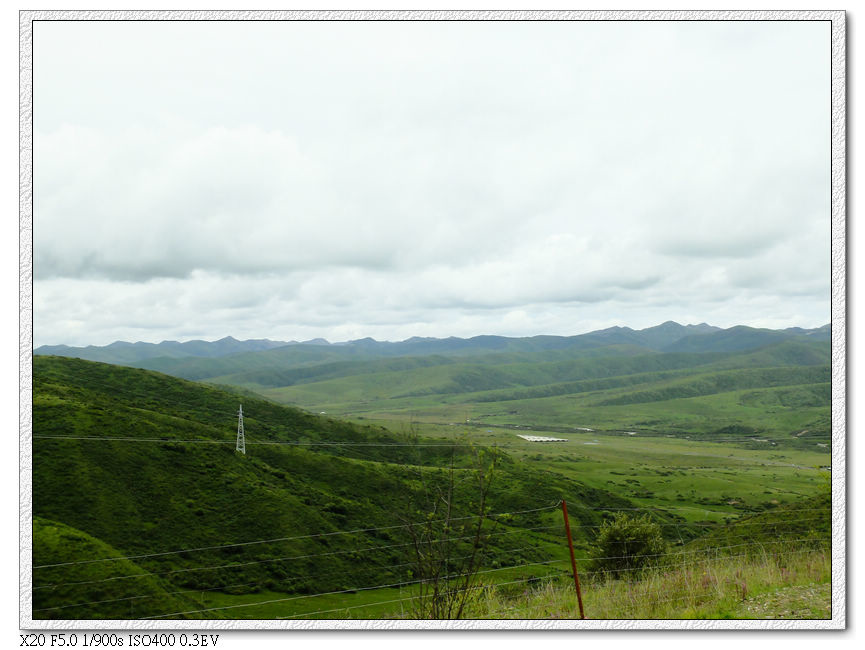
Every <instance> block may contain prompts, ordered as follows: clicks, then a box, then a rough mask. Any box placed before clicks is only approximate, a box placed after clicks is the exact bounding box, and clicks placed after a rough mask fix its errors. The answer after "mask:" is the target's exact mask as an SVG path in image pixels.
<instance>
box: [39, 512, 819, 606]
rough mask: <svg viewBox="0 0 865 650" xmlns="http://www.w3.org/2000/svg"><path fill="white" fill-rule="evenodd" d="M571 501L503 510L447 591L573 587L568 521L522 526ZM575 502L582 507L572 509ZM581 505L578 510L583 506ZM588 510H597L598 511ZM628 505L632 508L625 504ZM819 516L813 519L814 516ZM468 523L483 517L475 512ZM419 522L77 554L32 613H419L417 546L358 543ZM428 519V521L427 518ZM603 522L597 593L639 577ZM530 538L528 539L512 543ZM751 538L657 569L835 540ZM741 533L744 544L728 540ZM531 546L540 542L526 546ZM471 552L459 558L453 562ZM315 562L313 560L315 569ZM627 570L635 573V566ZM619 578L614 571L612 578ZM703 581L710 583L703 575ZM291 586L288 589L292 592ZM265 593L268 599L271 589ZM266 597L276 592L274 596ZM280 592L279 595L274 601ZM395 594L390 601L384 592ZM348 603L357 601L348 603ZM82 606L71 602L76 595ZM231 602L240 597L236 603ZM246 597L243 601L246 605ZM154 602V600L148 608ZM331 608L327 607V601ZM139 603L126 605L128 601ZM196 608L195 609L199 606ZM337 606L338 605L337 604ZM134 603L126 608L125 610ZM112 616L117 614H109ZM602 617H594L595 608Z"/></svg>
mask: <svg viewBox="0 0 865 650" xmlns="http://www.w3.org/2000/svg"><path fill="white" fill-rule="evenodd" d="M559 505H560V504H555V505H547V506H541V507H537V508H532V509H524V510H517V511H509V512H501V513H493V514H490V515H487V516H486V521H487V522H489V524H490V525H491V526H492V525H493V524H495V525H496V526H498V525H503V526H505V527H506V529H503V530H498V529H491V530H490V531H489V533H488V537H487V538H486V544H487V546H485V548H484V559H483V562H481V563H479V565H478V566H477V567H476V570H474V571H473V573H472V575H471V576H470V579H469V580H466V577H467V576H466V575H464V574H461V573H452V574H447V575H444V576H440V580H441V584H442V585H443V586H444V588H451V587H453V588H455V589H459V591H460V593H461V594H462V595H463V596H464V597H465V598H466V600H467V601H471V602H477V601H478V600H479V599H480V598H481V597H482V596H489V595H490V594H492V593H494V592H495V593H511V592H514V590H517V593H518V595H523V596H524V595H525V593H527V590H536V591H537V590H539V589H542V588H543V587H545V586H548V585H552V584H555V585H557V587H558V588H559V589H561V590H566V589H568V587H567V585H568V583H569V582H571V581H573V578H574V572H573V570H572V568H571V565H570V560H569V558H568V557H567V541H566V539H565V533H566V531H565V526H564V524H563V522H562V521H557V522H555V523H550V524H547V525H543V526H528V527H522V523H523V522H521V521H520V517H521V516H522V517H525V516H536V515H538V514H542V515H544V516H545V517H546V519H547V521H552V518H553V516H556V515H558V513H557V512H556V510H557V509H558V508H559ZM571 507H572V508H574V507H575V506H574V505H573V504H572V506H571ZM577 507H579V506H577ZM587 509H591V510H595V508H594V507H587ZM622 510H625V509H622ZM821 510H822V509H818V508H800V509H796V510H792V511H790V514H791V515H794V516H793V517H792V518H784V519H776V520H774V521H773V520H770V521H764V522H747V521H746V522H742V523H741V524H738V525H742V526H748V525H757V524H759V525H761V526H763V527H764V528H763V529H764V530H766V528H765V527H767V526H768V527H770V528H769V530H771V526H772V525H773V524H777V525H780V526H783V527H785V528H789V526H791V525H801V524H805V525H807V524H816V523H818V522H819V521H821V517H822V516H823V515H824V514H825V512H821ZM628 511H631V512H633V511H638V512H639V511H642V512H647V513H655V514H656V511H655V509H651V508H644V509H637V508H635V509H628ZM806 513H810V514H806ZM464 519H472V517H465V518H464ZM413 523H415V522H411V523H403V524H394V525H390V526H381V527H374V528H353V529H346V530H339V531H323V532H321V533H311V534H307V535H295V536H285V537H280V538H269V539H262V540H250V541H242V542H236V543H232V544H216V545H211V546H200V547H191V548H185V549H174V550H167V551H159V552H154V553H147V554H133V555H125V556H120V555H118V556H111V557H99V558H86V559H81V560H75V561H68V562H59V563H46V564H39V565H35V566H34V567H33V569H34V576H35V582H34V585H33V590H34V596H36V597H37V599H38V600H42V601H43V602H44V601H46V600H50V598H49V596H51V595H56V596H57V597H59V598H61V599H63V600H65V601H66V602H63V603H62V604H57V605H47V606H37V607H34V609H33V615H34V617H39V618H55V619H62V618H70V617H71V616H70V614H77V615H78V616H79V617H82V616H83V617H100V618H101V617H103V616H104V617H108V618H117V617H121V616H122V617H124V618H125V617H128V618H134V619H148V620H163V619H170V618H192V619H196V618H215V617H227V618H233V617H238V616H239V617H242V618H248V617H256V618H257V617H261V618H270V619H297V618H310V617H354V616H361V617H362V616H371V617H374V618H402V617H410V616H415V615H416V614H417V612H418V611H419V610H418V607H417V604H418V601H420V600H423V599H424V598H429V594H428V593H427V592H425V591H424V587H425V586H426V585H428V581H429V580H430V578H429V577H416V576H415V574H414V573H413V571H415V570H416V567H417V562H416V560H415V559H413V558H412V557H411V554H412V551H413V549H414V543H413V542H412V541H403V542H399V543H397V544H375V545H372V544H369V543H368V542H367V544H366V545H363V546H358V545H357V544H356V543H353V542H354V541H356V540H357V538H358V535H366V534H368V533H374V532H382V531H403V532H407V530H408V529H409V528H410V527H411V526H412V525H413ZM424 523H426V522H424ZM659 525H664V526H668V527H675V528H677V529H679V528H683V527H684V528H688V527H692V528H695V529H698V530H705V529H706V528H707V525H706V524H705V523H699V522H675V523H668V524H667V523H662V524H659ZM600 526H601V524H577V525H575V526H573V528H574V529H576V530H579V531H581V533H582V535H581V538H580V540H581V548H580V549H579V553H578V555H579V557H575V564H576V566H577V567H578V574H579V578H581V579H582V580H583V586H584V588H585V589H588V591H589V593H591V590H592V589H594V588H596V587H597V586H598V585H600V584H603V583H605V582H608V581H610V580H611V579H613V578H615V579H617V581H620V582H622V583H629V582H631V581H629V580H628V579H626V578H625V579H623V578H622V576H621V575H620V574H621V572H622V570H621V569H619V570H617V571H616V572H613V571H610V570H602V569H592V568H591V567H592V566H593V565H595V564H597V563H598V562H599V561H603V560H612V559H616V558H617V557H625V555H623V556H602V555H592V554H591V553H588V552H587V550H588V549H590V546H588V545H587V544H586V541H585V540H586V539H588V537H589V535H590V534H591V533H593V532H597V531H598V530H599V528H600ZM735 526H737V524H715V525H714V526H709V528H712V529H714V530H723V529H724V528H730V527H735ZM471 537H472V536H464V537H454V538H443V539H446V540H447V541H449V542H453V543H454V548H455V549H456V548H459V546H458V545H459V543H460V542H466V541H470V539H471ZM514 537H518V538H520V539H519V541H518V543H517V544H513V542H512V541H511V540H513V538H514ZM750 537H751V536H750V535H749V534H747V533H741V534H735V535H730V536H727V537H725V538H724V541H725V542H727V543H725V544H723V545H718V544H716V545H711V546H706V547H701V548H694V549H688V550H671V551H670V552H666V553H662V554H656V555H655V556H654V557H651V558H650V559H651V560H652V563H651V571H654V572H663V571H681V570H689V569H690V570H694V571H696V570H697V569H698V568H699V567H706V566H712V565H716V564H717V563H721V562H729V561H731V560H733V559H743V558H749V557H760V558H763V560H767V559H771V558H775V559H777V558H783V557H787V556H791V555H795V554H815V555H819V554H825V553H826V552H827V551H826V548H827V542H828V539H827V536H824V535H820V534H816V533H812V534H808V535H806V536H803V537H794V538H791V537H790V535H789V532H788V533H787V534H785V533H784V531H780V532H779V533H778V538H777V539H771V538H765V537H764V538H763V539H761V540H758V541H754V540H753V539H751V540H750V541H748V540H749V538H750ZM321 539H332V540H337V541H338V543H339V546H338V547H337V548H336V549H335V550H329V551H324V552H318V553H302V554H292V555H277V556H276V557H265V558H259V559H254V560H248V561H240V562H222V563H213V564H211V563H200V562H199V563H196V562H191V566H183V567H180V568H159V566H158V565H159V564H160V563H163V562H165V561H168V560H177V559H178V556H183V558H184V559H188V557H189V556H190V555H195V554H205V555H206V554H213V552H221V551H226V550H230V549H236V548H253V547H256V548H263V547H266V546H270V547H278V546H279V545H280V544H282V545H285V544H290V543H291V542H297V541H299V540H321ZM737 539H741V540H742V541H740V542H737V543H729V542H730V541H735V540H737ZM526 541H529V542H530V543H526ZM396 549H398V550H399V551H400V552H401V555H402V557H401V561H399V562H390V561H380V560H377V559H376V558H377V555H378V554H381V553H383V552H385V551H393V550H396ZM339 556H350V557H362V558H363V562H362V564H361V565H360V566H357V567H355V569H354V570H352V571H351V573H350V574H349V575H347V574H346V573H345V569H337V570H328V569H327V568H326V562H327V560H328V559H332V558H334V557H339ZM463 557H464V556H460V555H456V554H455V555H454V557H453V558H452V559H453V560H454V564H455V565H457V564H458V560H460V559H462V558H463ZM310 559H312V560H315V564H314V565H313V566H320V567H321V570H317V571H314V572H312V573H310V572H308V571H306V572H294V574H293V575H291V576H290V577H288V578H286V579H285V580H283V581H282V582H281V583H280V588H281V589H283V590H285V591H289V594H286V595H281V594H279V593H278V592H276V593H274V592H272V591H271V590H270V589H269V588H268V584H267V582H266V581H261V580H258V581H243V582H238V581H237V580H236V578H235V580H234V581H232V580H231V578H230V576H232V575H236V572H237V571H238V570H242V569H245V568H249V567H251V566H256V565H273V566H280V567H281V568H283V569H285V571H286V572H288V573H292V569H291V566H292V563H296V562H298V561H299V560H310ZM128 562H141V563H149V564H150V565H154V566H152V570H144V569H141V570H140V571H139V572H137V573H120V574H119V575H116V574H112V575H108V576H106V577H102V578H96V579H92V580H68V581H64V580H58V581H51V576H52V574H53V575H59V576H62V575H64V573H67V575H68V570H69V569H70V568H73V567H81V568H85V567H94V566H99V567H103V568H105V567H112V568H113V567H121V568H125V567H127V566H128V565H127V563H128ZM308 566H309V565H308ZM628 571H630V572H632V573H633V574H634V575H643V573H644V572H645V569H642V568H634V569H630V570H628ZM628 571H626V572H628ZM192 573H195V574H203V575H206V576H208V577H209V580H211V581H212V582H211V584H210V585H209V586H199V587H197V588H188V589H177V588H172V584H173V582H172V581H173V580H176V579H178V578H179V577H182V576H184V575H187V574H192ZM614 573H615V575H613V574H614ZM383 575H391V576H395V579H392V580H388V581H381V580H380V579H378V580H376V579H375V578H376V577H379V578H380V577H381V576H383ZM333 576H339V578H340V579H341V580H342V581H343V582H347V584H346V585H345V586H344V587H342V588H339V589H327V590H314V591H312V592H311V593H295V594H291V593H290V589H291V588H292V586H293V585H298V584H300V583H304V582H306V583H310V581H312V583H313V584H314V582H315V581H319V582H321V581H322V580H323V579H325V578H329V577H333ZM141 580H149V581H153V582H154V583H156V584H158V585H160V586H161V587H162V588H161V589H153V588H151V589H150V590H149V591H142V590H141V589H140V588H138V589H136V585H137V584H140V581H141ZM696 584H698V586H699V581H697V583H696ZM108 585H110V586H111V587H114V586H115V585H116V586H119V587H120V588H121V590H120V593H119V594H117V595H115V596H114V597H111V598H106V597H104V596H103V597H97V596H91V597H90V598H87V594H100V593H102V591H103V590H104V588H105V587H106V586H108ZM706 587H713V585H704V588H703V589H696V590H694V589H692V590H691V591H690V592H689V593H688V594H687V595H679V596H675V597H673V596H668V597H667V598H659V597H658V596H659V595H661V596H663V594H656V595H655V596H654V597H652V596H651V595H650V594H646V593H641V594H640V596H639V602H635V603H634V605H635V607H636V606H637V605H639V606H640V607H645V606H646V602H649V601H651V602H652V603H655V604H656V605H661V604H664V603H671V602H676V601H688V602H692V601H694V600H699V598H708V597H711V596H712V594H715V593H716V591H714V590H713V589H710V588H706ZM232 589H235V590H237V589H240V590H244V591H245V593H242V594H237V593H235V594H234V595H229V596H227V595H226V594H231V593H232V592H231V590H232ZM285 591H283V594H285ZM262 594H263V595H262ZM267 594H270V597H268V595H267ZM373 594H375V595H376V596H378V598H374V599H370V598H367V596H371V595H373ZM274 596H277V597H274ZM382 596H384V598H382ZM166 597H176V599H175V600H174V601H171V602H172V604H173V603H174V602H177V603H183V604H186V605H187V606H186V607H175V608H171V609H169V610H168V611H165V603H164V602H163V603H162V604H161V605H159V604H157V605H156V606H154V603H153V601H159V600H162V601H165V599H166ZM335 599H343V600H344V601H345V603H346V604H342V605H338V606H336V605H337V603H336V602H335ZM346 599H349V600H346ZM70 600H71V601H72V602H69V601H70ZM226 600H230V601H231V602H226ZM238 600H240V601H241V602H237V601H238ZM351 600H355V601H358V600H359V601H361V602H359V603H357V604H349V603H350V601H351ZM148 601H151V602H150V603H148ZM322 604H325V605H326V606H325V607H322ZM127 605H128V606H129V609H128V610H127V609H125V607H126V606H127ZM189 605H193V606H191V607H190V606H189ZM327 605H335V606H327ZM121 606H122V607H124V610H123V612H122V614H121V612H120V610H119V608H120V607H121ZM527 611H533V612H535V614H536V615H537V611H538V606H537V605H534V606H519V605H513V604H509V605H508V606H507V607H502V608H499V609H496V610H490V611H487V612H486V616H487V617H500V616H519V615H520V614H521V613H525V612H527ZM570 613H571V615H572V616H571V617H573V618H577V617H578V614H577V611H576V609H574V611H572V612H570ZM106 614H108V616H105V615H106ZM587 615H588V617H589V618H591V617H592V613H591V612H588V613H587Z"/></svg>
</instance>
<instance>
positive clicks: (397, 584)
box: [142, 560, 562, 620]
mask: <svg viewBox="0 0 865 650" xmlns="http://www.w3.org/2000/svg"><path fill="white" fill-rule="evenodd" d="M561 561H562V560H548V561H546V562H533V563H529V564H519V565H515V566H508V567H500V568H498V569H489V570H486V571H477V572H476V574H481V573H493V572H495V571H505V570H509V569H520V568H523V567H526V566H539V565H546V564H551V563H552V562H561ZM462 576H463V574H453V575H449V576H444V577H442V578H440V579H441V580H452V579H454V578H460V577H462ZM431 581H432V579H431V578H422V579H420V580H411V581H402V582H395V583H392V584H381V585H374V586H371V587H352V588H350V589H341V590H339V591H327V592H323V593H320V594H304V595H302V596H290V597H287V598H275V599H272V600H264V601H259V602H255V603H241V604H239V605H224V606H222V607H209V608H206V609H197V610H192V611H186V612H172V613H170V614H158V615H156V616H145V617H144V618H143V619H142V620H147V619H151V618H164V617H166V616H185V615H187V614H203V613H205V612H214V611H221V610H224V609H239V608H242V607H256V606H260V605H272V604H273V603H281V602H286V601H289V600H302V599H305V598H316V597H318V596H333V595H337V594H347V593H353V592H358V591H370V590H371V589H389V588H393V587H407V586H409V585H415V584H421V583H424V582H431Z"/></svg>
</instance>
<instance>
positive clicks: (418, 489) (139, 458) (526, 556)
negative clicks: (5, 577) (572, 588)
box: [33, 357, 630, 618]
mask: <svg viewBox="0 0 865 650" xmlns="http://www.w3.org/2000/svg"><path fill="white" fill-rule="evenodd" d="M33 370H34V393H33V432H34V441H33V512H34V516H35V517H36V518H37V519H36V520H35V524H34V556H33V563H34V565H35V566H36V567H39V566H41V565H51V564H62V565H63V566H55V567H44V568H37V569H35V570H34V594H36V593H40V592H46V594H44V595H43V594H41V593H40V595H39V600H37V601H35V603H36V605H35V606H36V607H37V608H39V609H40V610H41V611H40V612H39V614H40V615H41V616H46V617H50V618H62V614H63V613H66V614H68V613H69V612H67V611H66V610H67V609H71V610H72V611H73V612H75V613H76V615H77V616H80V617H84V618H88V617H94V618H106V617H113V616H115V615H117V616H120V615H121V614H122V613H123V612H127V611H128V610H127V609H124V610H123V612H121V611H120V609H118V608H122V607H128V606H129V602H130V601H131V602H134V603H135V605H134V608H135V610H134V611H135V614H136V616H144V615H162V614H165V613H169V614H170V613H172V612H184V611H189V607H188V606H184V603H185V601H184V600H183V599H184V598H185V595H184V594H175V593H174V592H184V591H197V592H207V593H219V594H222V596H221V597H224V598H229V597H230V596H231V594H236V597H237V598H241V597H243V595H244V594H252V593H258V592H262V593H264V592H267V593H271V592H275V593H277V594H282V597H283V598H286V596H285V595H286V594H295V595H303V594H310V593H322V592H328V591H339V590H346V589H350V588H352V587H355V586H358V585H366V584H369V585H378V584H385V583H389V582H391V583H392V582H399V581H401V580H402V581H404V580H407V579H408V577H409V576H410V571H411V567H412V549H413V545H412V539H411V535H410V534H409V533H410V529H409V528H407V524H408V523H409V522H412V521H414V522H417V521H424V520H425V519H426V518H427V515H428V513H429V512H430V511H431V507H432V504H433V503H434V502H437V501H438V500H439V499H440V495H441V494H442V490H446V489H449V488H448V485H449V481H448V477H449V475H450V472H451V471H453V472H456V475H457V477H458V480H457V481H456V482H455V483H453V484H452V487H451V488H450V489H452V495H453V496H452V499H451V501H450V502H451V503H452V507H453V516H468V514H469V513H470V512H472V506H471V503H472V501H473V500H475V499H476V498H477V489H476V488H475V487H474V483H473V482H472V481H471V480H470V479H471V477H472V475H473V474H472V467H474V464H475V452H477V451H478V449H477V448H475V447H472V446H454V445H452V444H447V443H442V441H441V440H435V441H429V440H425V439H423V438H420V439H418V438H415V437H411V436H409V437H406V436H400V435H396V434H393V433H391V432H390V431H387V430H385V429H383V428H381V427H372V426H359V425H355V424H349V423H345V422H340V421H337V420H333V419H329V418H323V417H318V416H314V415H312V414H309V413H306V412H303V411H300V410H297V409H293V408H287V407H283V406H279V405H276V404H274V403H272V402H268V401H265V400H263V399H254V398H250V397H248V396H241V395H238V394H236V393H232V392H230V391H227V390H220V389H216V388H212V387H208V386H204V385H201V384H197V383H193V382H188V381H184V380H179V379H176V378H172V377H168V376H165V375H160V374H158V373H154V372H151V371H145V370H137V369H131V368H124V367H120V366H111V365H107V364H101V363H93V362H88V361H82V360H77V359H69V358H60V357H36V358H35V359H34V365H33ZM241 401H242V402H243V408H244V414H245V416H246V417H245V425H246V432H247V454H246V455H242V454H239V453H238V452H236V451H235V450H234V436H235V431H234V429H235V426H236V408H237V405H238V403H239V402H241ZM427 445H429V446H427ZM484 453H485V454H489V453H491V452H484ZM499 456H501V458H500V461H499V463H498V466H497V469H496V473H495V484H494V489H493V490H492V491H491V492H490V496H489V502H488V508H489V511H490V512H492V513H504V512H520V513H521V512H522V511H524V510H528V511H531V512H527V513H524V514H518V515H514V516H512V517H508V518H507V519H506V520H502V521H501V522H499V524H498V528H497V529H496V532H495V533H494V535H493V536H492V537H490V543H489V546H488V549H487V552H486V556H485V561H487V562H489V563H497V565H506V564H507V563H509V562H510V563H515V562H520V561H523V562H526V561H536V560H538V559H546V558H547V557H549V553H550V552H553V551H551V550H550V549H549V546H550V542H549V541H548V538H547V537H546V533H544V530H545V529H546V528H548V527H550V526H556V525H560V524H558V522H559V519H558V518H557V513H556V512H555V511H554V509H553V506H554V505H555V504H556V503H557V502H558V500H559V499H560V498H561V497H562V496H563V495H567V496H568V498H570V499H574V500H578V501H581V502H587V503H588V502H591V503H594V504H598V505H601V506H603V505H607V506H609V507H627V506H628V505H630V502H629V501H627V500H626V499H622V498H619V497H616V496H614V495H612V494H610V493H608V492H605V491H603V490H600V489H596V488H589V487H587V486H585V485H583V484H581V483H578V482H576V481H574V480H571V479H568V478H565V477H564V476H562V475H561V474H557V473H555V472H551V471H530V469H529V468H528V467H526V466H524V465H523V463H521V462H517V461H515V460H513V459H511V458H509V457H507V456H505V455H501V454H499ZM487 457H489V456H487ZM451 467H453V470H451V469H450V468H451ZM538 508H544V510H541V511H538ZM599 517H600V514H599V513H597V512H595V511H590V510H587V511H585V512H584V513H582V514H580V515H579V516H578V517H577V518H576V519H577V521H578V522H582V524H583V525H585V526H587V527H588V526H590V525H594V524H596V523H597V522H598V521H599ZM43 519H44V520H45V522H43V521H42V520H43ZM491 521H493V522H495V521H498V520H491ZM49 522H50V523H49ZM67 527H68V528H67ZM72 529H74V530H72ZM539 529H540V530H539ZM57 531H60V532H57ZM459 532H460V529H459V528H454V529H453V530H452V531H449V533H448V534H450V535H454V536H455V538H454V539H455V541H454V542H453V552H454V554H455V555H458V554H459V553H460V551H461V549H464V548H465V547H466V545H467V544H468V542H466V541H465V540H464V539H463V537H464V536H460V535H459V534H458V533H459ZM70 536H71V537H70ZM75 536H78V537H77V538H76V537H75ZM61 538H62V539H67V538H69V539H71V538H75V539H78V540H79V541H78V542H76V543H74V544H67V543H65V542H64V543H60V542H59V541H57V539H61ZM553 548H554V549H555V548H557V549H558V552H560V551H561V546H560V543H558V542H556V544H554V545H553ZM117 557H125V558H128V560H116V561H114V560H112V561H110V562H105V561H104V560H105V559H106V558H117ZM67 562H76V564H69V565H66V564H65V563H67ZM109 565H110V567H112V568H111V573H107V571H108V568H109ZM143 572H144V573H143ZM47 592H50V593H51V596H50V597H49V596H48V593H47ZM157 595H158V596H159V597H158V598H157ZM292 597H293V596H292ZM121 598H124V599H127V600H125V601H124V600H119V599H121ZM172 599H174V600H172ZM109 600H110V601H111V602H110V603H105V604H104V607H103V605H102V604H100V603H97V602H96V601H109ZM76 603H90V604H88V605H86V606H82V607H84V609H81V610H77V609H74V608H72V607H68V608H67V607H65V605H75V604H76ZM60 606H64V608H63V609H45V608H49V607H50V608H59V607H60ZM193 609H195V607H193ZM220 615H222V614H220ZM226 615H229V616H230V615H231V612H230V610H229V611H228V612H227V614H226Z"/></svg>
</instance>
